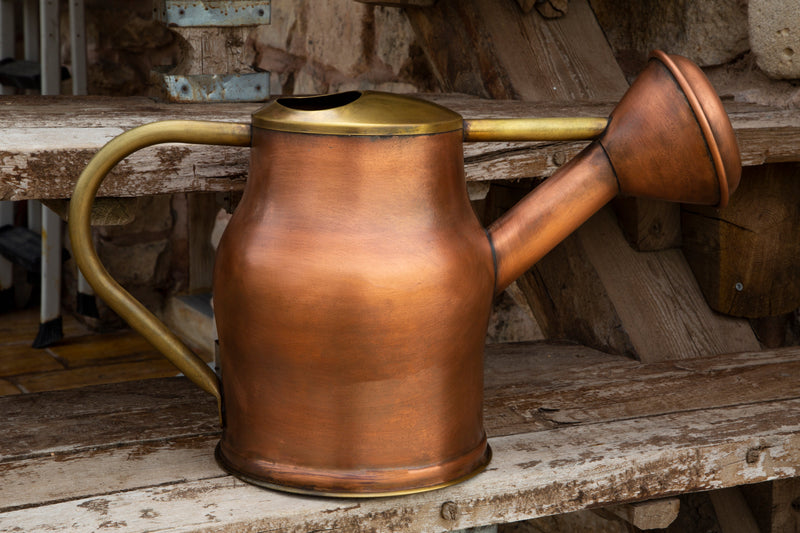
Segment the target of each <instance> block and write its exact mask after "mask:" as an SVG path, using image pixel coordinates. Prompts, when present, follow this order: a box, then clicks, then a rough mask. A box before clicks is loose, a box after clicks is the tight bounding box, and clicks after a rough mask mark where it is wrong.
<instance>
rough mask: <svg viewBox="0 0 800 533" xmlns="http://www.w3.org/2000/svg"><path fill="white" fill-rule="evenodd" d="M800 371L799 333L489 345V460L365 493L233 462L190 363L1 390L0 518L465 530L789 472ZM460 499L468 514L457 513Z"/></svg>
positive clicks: (91, 523) (9, 526)
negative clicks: (648, 360) (714, 341)
mask: <svg viewBox="0 0 800 533" xmlns="http://www.w3.org/2000/svg"><path fill="white" fill-rule="evenodd" d="M795 367H797V368H795ZM798 372H800V349H798V348H791V349H781V350H775V351H766V352H758V353H742V354H732V355H722V356H716V357H710V358H705V359H695V360H689V361H680V362H664V363H653V364H643V363H638V362H636V361H632V360H630V359H627V358H624V357H619V356H611V355H607V354H603V353H600V352H597V351H593V350H590V349H587V348H585V347H581V346H577V345H572V344H552V343H551V344H546V343H528V344H514V345H495V346H491V347H489V348H488V350H487V358H486V397H487V407H486V416H487V426H488V428H487V429H488V431H489V433H490V435H491V443H492V447H493V448H494V450H495V459H494V461H493V463H492V465H491V467H490V468H489V469H488V470H487V471H486V472H485V473H483V474H481V475H480V476H478V477H477V478H475V479H473V480H471V481H468V482H466V483H463V484H461V485H457V486H454V487H451V488H448V489H444V490H441V491H434V492H430V493H426V494H418V495H414V496H409V497H403V498H386V499H379V500H371V501H360V502H355V503H353V502H347V501H344V500H330V499H325V498H302V497H297V496H292V495H285V494H280V493H276V492H272V491H269V490H263V489H259V488H256V487H253V486H250V485H246V484H243V483H241V482H238V481H236V480H235V479H234V478H232V477H230V476H227V475H225V474H224V473H223V472H222V471H221V470H220V469H219V468H218V467H217V466H216V464H215V463H214V460H213V457H212V450H213V446H214V445H215V443H216V440H217V438H218V430H217V423H216V413H215V404H214V401H213V399H212V398H210V397H207V396H205V395H204V394H203V393H202V391H199V390H197V389H195V388H194V387H193V386H191V384H189V383H188V382H187V381H185V380H183V379H181V378H172V379H163V380H150V381H144V382H134V383H126V384H118V385H108V386H101V387H92V388H88V389H82V390H76V391H62V392H51V393H40V394H32V395H18V396H13V397H6V398H0V408H2V409H3V412H4V413H6V416H7V422H6V425H5V426H4V427H5V428H6V430H5V431H4V432H3V433H2V434H0V450H2V455H0V479H2V483H0V502H3V504H2V505H0V531H11V530H13V528H14V527H21V528H22V529H23V530H26V531H36V530H42V529H45V528H47V527H54V528H58V527H62V528H68V529H70V530H73V531H90V530H97V529H100V528H101V526H102V524H106V525H105V526H103V527H109V524H112V523H117V524H120V525H121V524H122V523H123V522H124V523H125V527H127V528H128V529H129V530H142V529H158V528H160V529H162V530H165V531H194V530H204V531H231V530H237V529H244V528H250V529H253V530H258V529H270V530H275V531H306V530H310V529H325V528H327V529H330V528H333V529H337V528H338V529H340V530H345V531H346V530H348V529H352V528H354V527H356V526H358V527H366V526H369V527H374V528H376V529H381V530H387V529H388V530H392V531H422V530H424V531H449V530H452V529H458V528H465V527H472V526H478V525H485V524H492V523H498V522H511V521H518V520H524V519H527V518H535V517H541V516H547V515H552V514H557V513H566V512H571V511H577V510H581V509H587V508H591V507H597V506H607V505H611V504H617V503H621V502H630V501H638V500H649V499H654V498H659V497H662V496H668V495H672V494H676V493H681V492H686V491H697V490H710V489H717V488H725V487H730V486H736V485H739V484H743V483H754V482H759V481H765V480H771V479H787V478H790V477H793V476H797V475H798V473H800V472H798V466H797V465H798V464H800V437H798V435H800V422H798V420H797V417H796V416H795V415H794V413H796V412H797V409H798V408H800V388H798V384H797V383H796V381H793V380H791V379H786V377H785V376H786V375H787V374H788V375H790V376H791V375H797V373H798ZM644 397H646V398H648V399H649V401H647V402H644V401H642V398H644ZM448 501H450V502H453V503H454V504H455V505H456V506H457V507H458V509H460V511H461V512H460V514H459V515H458V517H457V519H456V520H445V519H444V518H442V513H441V507H442V504H443V503H444V502H448ZM198 509H203V512H202V513H198V512H197V510H198ZM123 530H124V528H123Z"/></svg>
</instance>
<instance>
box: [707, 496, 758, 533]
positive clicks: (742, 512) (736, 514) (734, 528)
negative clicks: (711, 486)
mask: <svg viewBox="0 0 800 533" xmlns="http://www.w3.org/2000/svg"><path fill="white" fill-rule="evenodd" d="M708 495H709V497H710V498H711V503H713V505H714V512H715V513H716V515H717V521H718V522H719V525H720V529H721V530H722V533H759V529H758V524H756V520H755V518H753V513H751V512H750V508H749V507H748V506H747V501H746V500H745V499H744V496H743V495H742V492H741V491H740V490H739V487H728V488H725V489H720V490H714V491H711V492H709V493H708Z"/></svg>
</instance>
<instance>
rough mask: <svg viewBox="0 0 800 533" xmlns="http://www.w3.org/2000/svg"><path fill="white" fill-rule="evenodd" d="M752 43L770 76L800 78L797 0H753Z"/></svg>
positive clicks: (751, 1) (764, 69) (799, 33)
mask: <svg viewBox="0 0 800 533" xmlns="http://www.w3.org/2000/svg"><path fill="white" fill-rule="evenodd" d="M748 21H749V27H750V47H751V50H752V51H753V54H755V56H756V63H757V64H758V66H759V68H761V70H763V71H764V72H765V73H766V74H767V75H768V76H770V77H772V78H777V79H794V78H800V8H799V7H798V4H797V0H750V5H749V7H748Z"/></svg>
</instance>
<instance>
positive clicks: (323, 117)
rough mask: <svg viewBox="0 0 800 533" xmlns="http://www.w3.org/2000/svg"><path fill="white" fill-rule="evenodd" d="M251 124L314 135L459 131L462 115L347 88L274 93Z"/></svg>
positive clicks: (428, 104)
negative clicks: (304, 93) (278, 95)
mask: <svg viewBox="0 0 800 533" xmlns="http://www.w3.org/2000/svg"><path fill="white" fill-rule="evenodd" d="M253 127H255V128H261V129H267V130H277V131H288V132H295V133H315V134H318V135H426V134H431V133H444V132H447V131H457V130H461V129H462V128H463V119H462V118H461V115H459V114H458V113H456V112H455V111H451V110H449V109H447V108H445V107H442V106H440V105H437V104H434V103H432V102H426V101H425V100H420V99H418V98H413V97H410V96H401V95H397V94H390V93H382V92H376V91H349V92H344V93H337V94H326V95H321V96H300V97H295V96H292V97H285V98H278V99H277V100H275V101H274V102H272V103H270V104H268V105H266V106H264V107H262V108H261V109H259V110H258V111H256V112H255V113H254V114H253Z"/></svg>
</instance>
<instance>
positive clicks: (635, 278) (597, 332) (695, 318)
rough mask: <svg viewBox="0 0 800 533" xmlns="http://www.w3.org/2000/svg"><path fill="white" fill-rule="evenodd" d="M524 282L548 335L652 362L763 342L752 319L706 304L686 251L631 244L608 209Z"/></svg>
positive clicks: (751, 347)
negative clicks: (648, 248)
mask: <svg viewBox="0 0 800 533" xmlns="http://www.w3.org/2000/svg"><path fill="white" fill-rule="evenodd" d="M518 283H519V285H520V287H522V288H523V290H527V291H528V293H527V296H528V301H529V302H530V303H531V307H532V309H533V311H534V315H535V316H536V319H537V322H538V323H539V325H540V326H541V327H542V330H543V333H544V334H545V335H546V336H547V337H549V338H553V337H555V338H559V337H562V338H563V337H566V338H570V339H574V340H576V341H578V342H581V343H584V344H587V345H590V346H593V347H595V348H598V349H602V350H605V351H609V352H612V353H617V354H625V355H629V356H633V357H637V358H640V359H641V360H642V361H647V362H653V361H661V360H667V359H687V358H692V357H705V356H708V355H713V354H720V353H727V352H734V351H744V350H757V349H759V347H760V346H759V344H758V341H757V340H756V338H755V335H754V334H753V332H752V330H751V329H750V326H749V324H748V323H747V322H746V321H744V320H740V319H733V318H730V317H725V316H722V315H718V314H715V313H714V312H712V311H711V310H710V309H709V308H708V305H707V304H706V302H705V300H704V299H703V295H702V292H701V291H700V288H699V286H698V285H697V282H696V280H695V279H694V277H693V276H692V273H691V270H690V269H689V266H688V264H687V263H686V260H685V259H684V257H683V255H682V254H681V252H680V250H663V251H658V252H647V253H644V252H636V251H634V250H632V249H631V248H630V247H629V246H628V244H627V243H626V242H625V239H624V237H623V236H622V233H621V230H620V228H619V226H618V225H617V223H616V220H614V215H613V213H611V211H610V210H609V209H604V210H601V211H600V212H599V213H598V214H597V215H595V216H594V217H593V218H592V219H590V220H589V221H587V222H586V223H585V224H584V225H583V226H581V228H580V229H578V231H577V232H576V233H575V235H574V236H573V237H571V238H569V239H567V240H566V241H565V242H564V243H562V244H561V245H560V246H559V247H557V248H556V249H555V250H554V251H553V252H551V253H550V254H548V255H547V256H546V257H544V258H543V259H542V260H541V261H540V262H539V263H538V264H537V265H534V267H533V268H532V269H531V270H530V271H529V272H527V273H526V274H524V275H523V277H522V278H521V279H520V280H519V282H518ZM587 295H591V298H588V297H587Z"/></svg>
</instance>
